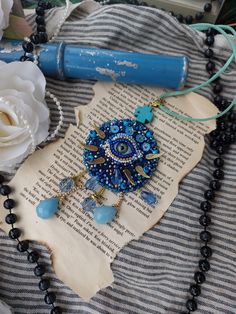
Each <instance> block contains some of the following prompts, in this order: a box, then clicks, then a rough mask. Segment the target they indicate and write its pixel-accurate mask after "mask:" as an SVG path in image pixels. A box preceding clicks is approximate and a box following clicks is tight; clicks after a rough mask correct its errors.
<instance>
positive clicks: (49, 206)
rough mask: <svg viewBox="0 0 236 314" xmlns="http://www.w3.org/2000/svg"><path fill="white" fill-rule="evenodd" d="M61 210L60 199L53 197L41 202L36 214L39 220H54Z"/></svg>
mask: <svg viewBox="0 0 236 314" xmlns="http://www.w3.org/2000/svg"><path fill="white" fill-rule="evenodd" d="M58 209H59V198H58V197H51V198H47V199H45V200H43V201H41V202H40V203H39V204H38V206H37V207H36V213H37V215H38V217H39V218H42V219H49V218H52V217H53V216H54V215H55V213H56V212H57V211H58Z"/></svg>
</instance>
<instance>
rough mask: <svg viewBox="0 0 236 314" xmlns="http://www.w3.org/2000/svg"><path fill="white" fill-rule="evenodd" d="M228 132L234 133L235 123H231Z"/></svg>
mask: <svg viewBox="0 0 236 314" xmlns="http://www.w3.org/2000/svg"><path fill="white" fill-rule="evenodd" d="M230 130H231V131H232V132H236V123H233V124H232V125H231V126H230Z"/></svg>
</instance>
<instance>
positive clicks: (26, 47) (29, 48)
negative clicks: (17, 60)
mask: <svg viewBox="0 0 236 314" xmlns="http://www.w3.org/2000/svg"><path fill="white" fill-rule="evenodd" d="M22 47H23V49H24V51H25V52H28V53H30V52H32V51H33V50H34V45H33V44H32V43H31V42H30V41H24V42H23V44H22Z"/></svg>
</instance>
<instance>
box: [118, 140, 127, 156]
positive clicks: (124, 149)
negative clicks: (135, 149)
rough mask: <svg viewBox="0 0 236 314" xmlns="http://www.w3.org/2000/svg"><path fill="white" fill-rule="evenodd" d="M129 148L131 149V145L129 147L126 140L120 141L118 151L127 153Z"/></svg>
mask: <svg viewBox="0 0 236 314" xmlns="http://www.w3.org/2000/svg"><path fill="white" fill-rule="evenodd" d="M128 149H129V147H128V145H127V144H126V143H125V142H123V143H119V144H118V145H117V151H118V153H120V154H122V155H123V154H125V153H127V151H128Z"/></svg>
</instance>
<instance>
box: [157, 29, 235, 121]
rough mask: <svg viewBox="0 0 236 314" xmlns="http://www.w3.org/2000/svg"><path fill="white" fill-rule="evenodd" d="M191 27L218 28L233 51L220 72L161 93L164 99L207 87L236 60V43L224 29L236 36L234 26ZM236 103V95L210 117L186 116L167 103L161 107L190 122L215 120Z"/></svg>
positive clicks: (166, 111) (168, 112) (171, 114)
mask: <svg viewBox="0 0 236 314" xmlns="http://www.w3.org/2000/svg"><path fill="white" fill-rule="evenodd" d="M191 27H192V28H193V29H197V30H201V31H202V30H206V29H208V28H213V29H216V30H217V31H218V32H219V33H221V34H222V35H224V37H225V38H226V39H227V41H228V43H229V44H230V46H231V47H232V50H233V53H232V55H231V56H230V57H229V59H228V60H227V61H226V63H225V64H224V66H223V67H222V68H221V69H220V70H219V71H218V72H216V73H215V74H214V75H213V76H212V77H211V78H210V79H209V80H208V81H206V82H204V83H202V84H200V85H197V86H194V87H191V88H188V89H185V90H181V91H175V92H166V93H163V94H161V95H160V98H161V99H164V98H167V97H173V96H180V95H185V94H188V93H190V92H194V91H197V90H199V89H201V88H202V87H205V86H207V85H209V84H210V83H211V82H212V81H214V80H215V79H216V78H218V77H219V76H220V75H221V74H222V73H224V72H225V70H226V69H227V68H228V67H229V65H230V64H231V62H232V61H233V60H235V61H236V45H235V44H234V42H233V40H232V39H231V37H230V36H229V35H228V34H227V33H226V32H225V31H224V29H225V30H228V31H230V32H231V33H232V34H233V35H234V37H236V31H235V30H234V29H233V28H232V27H230V26H227V25H214V24H208V23H200V24H193V25H191ZM235 103H236V97H235V98H234V99H233V101H232V102H231V103H230V105H229V106H228V107H227V108H226V109H225V110H224V111H222V112H220V113H218V114H216V115H214V116H211V117H209V118H191V117H188V116H185V115H181V114H178V113H177V112H175V111H172V110H170V109H168V108H167V107H166V106H165V105H160V106H159V108H160V109H161V110H162V111H163V112H165V113H167V114H168V115H170V116H172V117H175V118H177V119H179V120H185V121H190V122H206V121H210V120H214V119H217V118H220V117H222V116H223V115H225V114H226V113H227V112H228V111H229V110H230V109H231V108H232V107H233V106H234V105H235Z"/></svg>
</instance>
